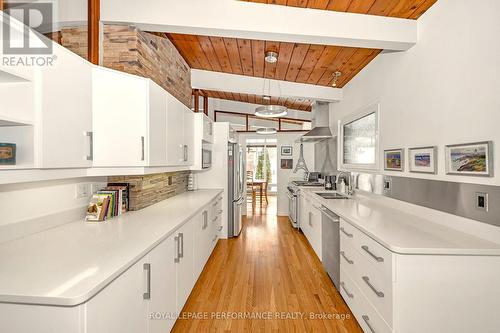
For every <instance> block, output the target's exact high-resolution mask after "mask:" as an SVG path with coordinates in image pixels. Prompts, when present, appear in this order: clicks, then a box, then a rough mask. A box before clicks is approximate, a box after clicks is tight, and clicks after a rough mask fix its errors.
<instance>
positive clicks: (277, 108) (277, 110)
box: [255, 51, 288, 118]
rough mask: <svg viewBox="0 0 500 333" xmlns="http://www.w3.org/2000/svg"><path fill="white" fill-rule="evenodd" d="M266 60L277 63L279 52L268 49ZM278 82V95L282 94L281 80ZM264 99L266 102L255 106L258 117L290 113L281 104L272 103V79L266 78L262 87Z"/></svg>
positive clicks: (271, 116)
mask: <svg viewBox="0 0 500 333" xmlns="http://www.w3.org/2000/svg"><path fill="white" fill-rule="evenodd" d="M264 60H265V61H266V62H267V63H269V64H275V63H276V62H277V61H278V53H277V52H274V51H267V52H266V53H265V56H264ZM277 84H278V95H279V96H281V87H280V83H279V81H277ZM262 99H263V100H264V102H265V103H267V104H263V105H261V106H258V107H257V108H255V115H256V116H257V117H263V118H277V117H283V116H286V115H287V113H288V108H287V107H286V106H284V105H280V104H271V79H265V80H264V87H263V88H262Z"/></svg>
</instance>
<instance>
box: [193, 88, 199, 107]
mask: <svg viewBox="0 0 500 333" xmlns="http://www.w3.org/2000/svg"><path fill="white" fill-rule="evenodd" d="M193 96H194V112H200V90H198V89H194V91H193Z"/></svg>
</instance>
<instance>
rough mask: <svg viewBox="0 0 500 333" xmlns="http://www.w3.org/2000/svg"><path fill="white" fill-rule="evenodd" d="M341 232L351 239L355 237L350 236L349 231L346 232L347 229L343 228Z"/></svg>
mask: <svg viewBox="0 0 500 333" xmlns="http://www.w3.org/2000/svg"><path fill="white" fill-rule="evenodd" d="M340 231H342V232H343V233H344V235H346V236H347V237H349V238H352V237H353V236H354V235H353V234H350V233H348V232H347V231H345V229H344V228H343V227H341V228H340Z"/></svg>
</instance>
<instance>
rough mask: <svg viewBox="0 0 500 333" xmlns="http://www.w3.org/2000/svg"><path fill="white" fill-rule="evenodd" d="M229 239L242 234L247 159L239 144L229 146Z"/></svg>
mask: <svg viewBox="0 0 500 333" xmlns="http://www.w3.org/2000/svg"><path fill="white" fill-rule="evenodd" d="M227 154H228V156H227V157H228V158H227V160H228V164H229V165H228V170H229V171H228V201H229V202H228V208H229V209H228V218H227V221H228V228H227V230H228V237H237V236H238V235H239V234H240V232H241V207H242V206H243V202H244V201H245V193H244V187H243V186H244V180H245V158H244V155H243V149H242V148H241V147H240V145H239V144H237V143H229V145H228V152H227Z"/></svg>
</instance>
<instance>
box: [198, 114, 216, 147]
mask: <svg viewBox="0 0 500 333" xmlns="http://www.w3.org/2000/svg"><path fill="white" fill-rule="evenodd" d="M196 122H197V123H199V125H200V126H199V129H200V133H201V134H202V137H201V139H202V140H203V141H204V142H208V143H213V142H214V123H213V121H212V119H210V118H208V116H207V115H206V114H204V113H202V112H199V113H197V114H196Z"/></svg>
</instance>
